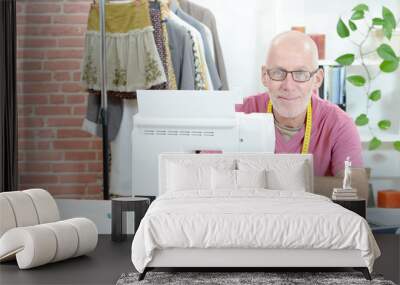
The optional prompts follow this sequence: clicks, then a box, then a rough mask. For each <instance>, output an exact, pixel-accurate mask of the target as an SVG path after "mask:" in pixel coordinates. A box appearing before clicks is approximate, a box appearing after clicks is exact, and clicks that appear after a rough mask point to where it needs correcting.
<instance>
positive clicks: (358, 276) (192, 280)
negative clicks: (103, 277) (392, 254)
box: [116, 272, 395, 285]
mask: <svg viewBox="0 0 400 285" xmlns="http://www.w3.org/2000/svg"><path fill="white" fill-rule="evenodd" d="M138 276H139V273H124V274H122V275H121V277H120V278H119V279H118V281H117V284H116V285H134V284H135V285H136V284H138V285H145V284H157V285H163V284H171V285H178V284H179V285H184V284H213V285H218V284H221V285H232V284H238V285H239V284H240V285H242V284H268V285H270V284H271V285H278V284H279V285H281V284H282V285H292V284H293V285H294V284H296V285H297V284H321V285H322V284H324V285H326V284H327V285H334V284H335V285H336V284H337V285H339V284H340V285H347V284H348V285H350V284H351V285H353V284H355V285H358V284H374V285H375V284H379V285H395V283H393V282H392V281H388V280H384V279H383V277H382V276H380V275H372V278H373V280H372V281H368V280H366V279H365V278H364V276H363V275H362V273H360V272H148V273H147V274H146V277H145V279H144V280H142V281H138Z"/></svg>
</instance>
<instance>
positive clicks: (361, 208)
mask: <svg viewBox="0 0 400 285" xmlns="http://www.w3.org/2000/svg"><path fill="white" fill-rule="evenodd" d="M332 202H334V203H336V204H339V205H340V206H342V207H343V208H346V209H348V210H350V211H353V212H354V213H356V214H359V215H360V216H361V217H363V218H364V219H365V217H366V214H365V212H366V209H367V202H366V201H365V200H364V199H357V200H332Z"/></svg>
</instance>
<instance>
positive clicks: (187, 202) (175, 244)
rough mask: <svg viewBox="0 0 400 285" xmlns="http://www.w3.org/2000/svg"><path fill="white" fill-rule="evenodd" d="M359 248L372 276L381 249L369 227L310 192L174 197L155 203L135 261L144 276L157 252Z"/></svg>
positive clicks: (134, 250) (143, 226) (194, 193)
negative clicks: (215, 249)
mask: <svg viewBox="0 0 400 285" xmlns="http://www.w3.org/2000/svg"><path fill="white" fill-rule="evenodd" d="M165 248H275V249H277V248H302V249H358V250H360V251H361V256H362V258H363V259H364V260H365V264H366V266H367V267H368V269H369V271H370V272H372V267H373V263H374V260H375V259H376V258H377V257H378V256H379V255H380V251H379V248H378V246H377V244H376V241H375V239H374V237H373V235H372V233H371V230H370V228H369V226H368V223H367V222H366V220H365V219H363V218H361V217H360V216H359V215H357V214H355V213H353V212H351V211H349V210H347V209H344V208H342V207H341V206H339V205H337V204H335V203H333V202H332V201H330V200H329V199H328V198H326V197H323V196H320V195H315V194H311V193H307V192H299V191H278V190H254V189H253V190H251V189H249V190H247V191H245V190H241V191H233V192H228V191H227V192H218V193H207V192H202V193H198V192H197V191H182V192H172V193H166V194H163V195H161V196H160V197H158V198H157V200H155V201H154V202H153V203H152V204H151V206H150V208H149V210H148V211H147V213H146V215H145V217H144V218H143V220H142V222H141V223H140V226H139V228H138V230H137V232H136V234H135V237H134V240H133V243H132V262H133V264H134V266H135V267H136V269H137V270H138V271H139V272H143V270H144V268H145V267H146V265H147V264H148V263H149V262H150V261H151V260H152V257H153V252H154V250H155V249H165Z"/></svg>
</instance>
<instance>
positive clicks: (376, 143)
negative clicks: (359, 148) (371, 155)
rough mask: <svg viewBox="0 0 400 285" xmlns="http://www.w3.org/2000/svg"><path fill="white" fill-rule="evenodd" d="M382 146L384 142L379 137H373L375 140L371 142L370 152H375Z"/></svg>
mask: <svg viewBox="0 0 400 285" xmlns="http://www.w3.org/2000/svg"><path fill="white" fill-rule="evenodd" d="M381 144H382V142H381V141H380V140H379V139H378V138H377V137H373V139H372V140H370V142H369V145H368V150H375V149H377V148H378V147H380V146H381Z"/></svg>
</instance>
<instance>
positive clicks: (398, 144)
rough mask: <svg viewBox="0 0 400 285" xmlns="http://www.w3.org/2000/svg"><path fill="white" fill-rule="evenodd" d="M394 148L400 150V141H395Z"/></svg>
mask: <svg viewBox="0 0 400 285" xmlns="http://www.w3.org/2000/svg"><path fill="white" fill-rule="evenodd" d="M393 146H394V149H395V150H397V151H400V141H395V142H393Z"/></svg>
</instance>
